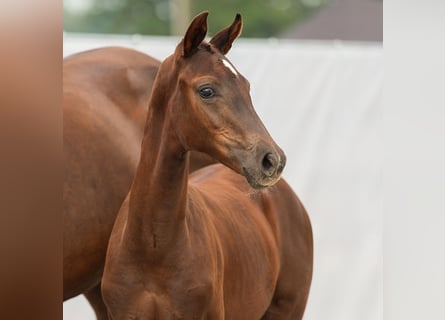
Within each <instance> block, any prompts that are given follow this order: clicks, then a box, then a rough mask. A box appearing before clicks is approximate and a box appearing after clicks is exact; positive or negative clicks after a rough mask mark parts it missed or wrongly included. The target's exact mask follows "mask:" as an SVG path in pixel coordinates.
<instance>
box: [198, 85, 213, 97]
mask: <svg viewBox="0 0 445 320" xmlns="http://www.w3.org/2000/svg"><path fill="white" fill-rule="evenodd" d="M199 95H200V96H201V98H204V99H208V98H211V97H213V96H214V95H215V91H213V89H212V88H210V87H204V88H201V89H199Z"/></svg>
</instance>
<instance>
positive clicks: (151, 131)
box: [102, 12, 313, 320]
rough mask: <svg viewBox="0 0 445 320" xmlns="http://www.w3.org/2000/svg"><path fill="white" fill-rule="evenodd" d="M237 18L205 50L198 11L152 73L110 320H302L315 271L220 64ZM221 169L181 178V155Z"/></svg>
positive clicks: (241, 84)
mask: <svg viewBox="0 0 445 320" xmlns="http://www.w3.org/2000/svg"><path fill="white" fill-rule="evenodd" d="M241 28H242V21H241V16H240V15H239V14H238V15H237V16H236V18H235V21H234V22H233V23H232V24H231V25H230V26H229V27H227V28H225V29H223V30H221V31H220V32H218V33H217V34H216V35H215V36H214V37H213V38H212V39H211V40H210V41H209V42H206V41H204V38H205V35H206V33H207V12H204V13H201V14H200V15H198V16H197V17H195V19H194V20H193V21H192V23H191V24H190V26H189V28H188V30H187V32H186V34H185V36H184V38H183V39H182V41H181V42H180V43H179V45H178V46H177V47H176V50H175V52H174V53H173V54H172V55H171V56H169V57H168V58H167V59H165V60H164V61H163V62H162V64H161V65H160V67H159V71H158V73H157V76H156V79H155V81H154V84H153V91H152V95H151V97H150V102H149V111H148V114H147V120H146V127H145V130H144V137H143V140H142V144H141V156H140V160H139V164H138V167H137V170H136V174H135V177H134V179H133V184H132V186H131V189H130V191H129V193H128V194H127V197H126V199H125V200H124V202H123V203H122V206H121V209H120V211H119V213H118V216H117V218H116V222H115V225H114V228H113V231H112V234H111V237H110V241H109V247H108V251H107V258H106V262H105V269H104V274H103V278H102V294H103V297H104V301H105V304H106V306H107V308H108V312H109V315H110V317H111V319H158V320H161V319H231V320H237V319H239V320H245V319H249V320H250V319H280V320H283V319H301V318H302V316H303V313H304V309H305V306H306V302H307V298H308V294H309V289H310V284H311V278H312V264H313V240H312V230H311V225H310V221H309V218H308V215H307V213H306V211H305V209H304V207H303V205H302V204H301V202H300V200H299V199H298V197H297V196H296V195H295V193H294V192H293V191H292V190H291V188H290V187H289V186H288V184H287V183H286V182H285V181H284V180H283V179H280V177H281V173H282V170H283V168H284V166H285V161H286V157H285V155H284V153H283V151H282V150H281V149H280V148H279V147H278V146H277V144H276V143H275V142H274V141H273V139H272V138H271V137H270V135H269V133H268V132H267V130H266V129H265V127H264V125H263V124H262V122H261V120H260V119H259V117H258V116H257V114H256V113H255V111H254V109H253V106H252V102H251V98H250V94H249V82H248V81H247V80H246V79H245V78H244V77H243V76H242V75H241V74H240V73H239V72H238V71H237V69H236V68H235V67H234V66H233V64H232V63H231V62H230V61H229V60H228V59H227V58H226V56H225V55H226V54H227V52H228V51H229V49H230V48H231V46H232V42H233V41H234V40H235V39H236V38H237V37H238V36H239V34H240V32H241ZM191 150H195V151H200V152H204V153H206V154H208V155H210V156H211V157H212V158H214V159H216V160H218V161H219V162H221V163H222V164H217V165H212V166H209V167H206V168H203V169H201V170H198V171H196V172H195V173H193V174H191V175H190V176H189V169H188V164H189V161H190V160H189V158H190V151H191Z"/></svg>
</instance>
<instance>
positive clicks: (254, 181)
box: [243, 167, 281, 190]
mask: <svg viewBox="0 0 445 320" xmlns="http://www.w3.org/2000/svg"><path fill="white" fill-rule="evenodd" d="M243 173H244V177H246V180H247V182H248V183H249V185H250V186H251V187H252V188H254V189H257V190H261V189H266V188H268V187H271V186H273V185H274V184H276V183H277V182H278V181H279V180H280V179H281V175H277V176H275V177H263V176H262V175H259V174H252V173H251V172H250V171H249V170H248V169H247V168H245V167H243Z"/></svg>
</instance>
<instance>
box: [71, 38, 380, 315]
mask: <svg viewBox="0 0 445 320" xmlns="http://www.w3.org/2000/svg"><path fill="white" fill-rule="evenodd" d="M177 42H178V38H162V37H143V36H106V35H79V34H65V35H64V56H66V55H69V54H71V53H74V52H78V51H82V50H86V49H91V48H95V47H102V46H110V45H120V46H125V47H131V48H135V49H137V50H140V51H142V52H145V53H147V54H150V55H152V56H154V57H156V58H158V59H163V58H165V57H166V56H167V55H169V54H170V53H172V52H173V49H174V47H175V45H176V43H177ZM228 57H229V59H230V60H231V61H232V62H233V64H234V65H235V66H236V67H237V69H238V70H239V71H240V72H241V73H242V74H244V76H245V77H246V78H247V79H249V81H250V82H251V91H252V92H251V93H252V99H253V102H254V105H255V107H256V109H257V112H258V114H259V115H260V117H261V119H262V120H263V122H264V123H265V125H266V127H267V128H268V130H269V132H270V133H271V135H272V137H274V138H275V140H276V141H277V143H278V144H279V145H280V146H281V147H282V148H283V150H284V151H285V152H286V154H287V157H288V162H287V166H286V169H285V171H284V177H285V179H286V180H287V181H288V182H289V183H290V185H291V186H292V187H293V189H294V190H295V192H296V193H297V194H298V195H299V197H300V198H301V200H302V201H303V203H304V205H305V206H306V208H307V210H308V212H309V215H310V217H311V220H312V224H313V231H314V241H315V242H314V250H315V257H314V275H313V282H312V287H311V293H310V296H309V302H308V306H307V309H306V313H305V317H304V318H305V319H308V320H310V319H329V320H357V319H360V320H376V319H382V318H383V311H382V290H383V285H382V198H383V196H382V194H383V193H382V177H381V170H382V160H383V146H382V143H383V142H382V136H381V91H382V82H383V50H382V47H381V45H377V44H370V43H345V42H311V41H307V42H306V41H299V42H296V41H282V40H276V39H270V40H248V39H239V40H237V42H236V43H235V44H234V46H233V48H232V50H231V52H230V53H229V55H228ZM63 316H64V319H66V320H71V319H86V320H87V319H94V313H93V312H92V310H91V309H90V307H89V306H88V303H87V302H86V300H85V299H84V298H83V297H82V296H80V297H77V298H74V299H71V300H69V301H67V302H65V303H64V308H63Z"/></svg>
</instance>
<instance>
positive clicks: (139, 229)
mask: <svg viewBox="0 0 445 320" xmlns="http://www.w3.org/2000/svg"><path fill="white" fill-rule="evenodd" d="M159 78H160V79H158V78H157V81H156V82H155V87H154V89H153V92H152V98H151V100H150V104H149V109H148V110H149V113H148V116H147V122H146V125H145V130H144V137H143V140H142V148H141V157H140V162H139V165H138V168H137V170H136V175H135V178H134V181H133V185H132V189H131V193H130V199H129V201H130V202H129V214H128V221H127V234H128V235H129V236H130V237H131V239H132V242H133V243H134V244H136V246H138V245H141V244H142V245H143V247H144V248H146V249H147V248H148V249H149V251H150V254H153V252H152V251H156V252H157V253H161V252H163V250H168V249H169V246H171V245H174V244H175V242H174V240H175V236H177V235H178V234H179V233H180V231H181V228H182V227H184V218H185V211H186V199H187V178H188V165H189V156H188V152H186V151H185V149H184V148H183V147H182V145H181V143H180V142H179V140H178V138H177V137H176V134H175V130H174V129H173V127H172V123H171V120H170V117H169V116H168V115H169V106H168V98H169V97H168V96H167V95H165V92H171V91H170V90H171V88H168V86H165V85H164V84H162V75H160V76H159ZM164 81H167V83H168V79H167V80H166V79H164ZM169 89H170V90H169ZM145 251H146V250H145ZM139 252H140V251H139Z"/></svg>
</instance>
